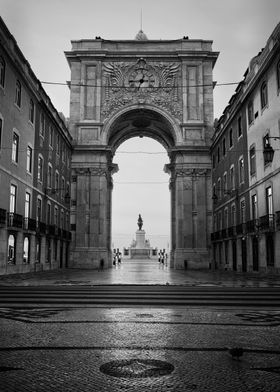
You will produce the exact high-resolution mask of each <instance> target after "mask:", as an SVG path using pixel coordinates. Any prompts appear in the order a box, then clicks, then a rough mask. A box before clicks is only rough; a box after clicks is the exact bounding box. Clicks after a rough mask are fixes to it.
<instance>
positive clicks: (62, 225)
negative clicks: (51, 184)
mask: <svg viewBox="0 0 280 392" xmlns="http://www.w3.org/2000/svg"><path fill="white" fill-rule="evenodd" d="M60 227H61V229H64V211H63V210H61V212H60Z"/></svg>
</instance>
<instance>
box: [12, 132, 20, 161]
mask: <svg viewBox="0 0 280 392" xmlns="http://www.w3.org/2000/svg"><path fill="white" fill-rule="evenodd" d="M18 145H19V136H18V134H17V133H15V132H14V133H13V145H12V161H13V162H16V163H17V162H18Z"/></svg>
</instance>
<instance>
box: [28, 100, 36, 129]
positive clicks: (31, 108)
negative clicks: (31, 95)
mask: <svg viewBox="0 0 280 392" xmlns="http://www.w3.org/2000/svg"><path fill="white" fill-rule="evenodd" d="M34 118H35V104H34V102H33V99H30V101H29V121H30V122H31V123H32V124H34Z"/></svg>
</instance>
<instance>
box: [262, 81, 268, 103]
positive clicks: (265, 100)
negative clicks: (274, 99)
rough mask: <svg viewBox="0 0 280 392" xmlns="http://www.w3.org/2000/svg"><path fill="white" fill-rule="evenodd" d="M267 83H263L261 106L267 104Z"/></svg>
mask: <svg viewBox="0 0 280 392" xmlns="http://www.w3.org/2000/svg"><path fill="white" fill-rule="evenodd" d="M267 102H268V101H267V84H266V82H263V83H262V85H261V108H262V109H263V108H265V107H266V105H267Z"/></svg>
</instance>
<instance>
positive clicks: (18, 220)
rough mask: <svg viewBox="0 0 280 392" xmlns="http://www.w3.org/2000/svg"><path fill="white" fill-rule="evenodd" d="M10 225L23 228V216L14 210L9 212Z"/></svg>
mask: <svg viewBox="0 0 280 392" xmlns="http://www.w3.org/2000/svg"><path fill="white" fill-rule="evenodd" d="M7 217H8V227H15V228H18V229H22V225H23V216H22V215H19V214H16V213H14V212H8V213H7Z"/></svg>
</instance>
